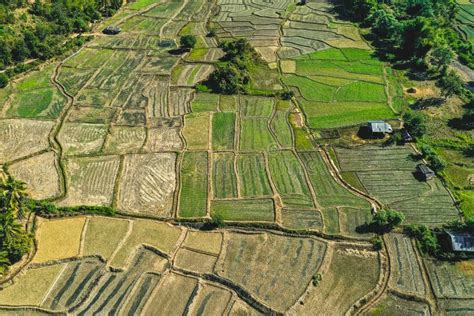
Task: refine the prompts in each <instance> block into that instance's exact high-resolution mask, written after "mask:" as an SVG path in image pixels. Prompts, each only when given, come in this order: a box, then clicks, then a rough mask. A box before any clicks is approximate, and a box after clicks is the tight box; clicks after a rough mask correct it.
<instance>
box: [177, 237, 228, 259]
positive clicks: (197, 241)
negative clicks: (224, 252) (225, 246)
mask: <svg viewBox="0 0 474 316" xmlns="http://www.w3.org/2000/svg"><path fill="white" fill-rule="evenodd" d="M221 243H222V234H221V233H206V232H200V231H188V234H187V235H186V239H185V240H184V243H183V246H185V247H187V248H191V249H195V250H198V251H199V250H200V251H204V252H209V253H213V254H215V255H218V254H219V252H220V251H221Z"/></svg>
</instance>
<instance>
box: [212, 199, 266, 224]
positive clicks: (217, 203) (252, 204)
mask: <svg viewBox="0 0 474 316" xmlns="http://www.w3.org/2000/svg"><path fill="white" fill-rule="evenodd" d="M212 215H218V216H220V217H221V218H222V219H224V220H227V221H236V222H237V221H238V222H273V221H274V219H275V214H274V203H273V200H272V199H248V200H232V199H227V200H213V201H212V202H211V216H212Z"/></svg>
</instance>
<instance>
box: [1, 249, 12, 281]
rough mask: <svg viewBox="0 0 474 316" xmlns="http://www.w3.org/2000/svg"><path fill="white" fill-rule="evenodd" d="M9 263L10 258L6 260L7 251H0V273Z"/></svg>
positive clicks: (4, 270) (5, 269) (3, 271)
mask: <svg viewBox="0 0 474 316" xmlns="http://www.w3.org/2000/svg"><path fill="white" fill-rule="evenodd" d="M9 265H10V260H8V253H7V252H6V251H0V275H1V274H4V273H5V272H6V271H7V269H8V266H9Z"/></svg>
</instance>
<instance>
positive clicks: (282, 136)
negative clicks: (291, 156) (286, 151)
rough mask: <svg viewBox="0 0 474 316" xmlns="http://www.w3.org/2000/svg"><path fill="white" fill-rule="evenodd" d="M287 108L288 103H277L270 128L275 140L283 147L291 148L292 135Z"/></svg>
mask: <svg viewBox="0 0 474 316" xmlns="http://www.w3.org/2000/svg"><path fill="white" fill-rule="evenodd" d="M289 107H290V103H289V102H285V101H278V104H277V109H276V111H275V114H274V115H273V118H272V119H271V123H270V127H271V128H272V130H273V132H274V133H275V135H276V140H277V141H278V143H279V144H280V145H281V146H283V147H292V146H293V135H292V133H291V126H290V123H289V121H288V117H289Z"/></svg>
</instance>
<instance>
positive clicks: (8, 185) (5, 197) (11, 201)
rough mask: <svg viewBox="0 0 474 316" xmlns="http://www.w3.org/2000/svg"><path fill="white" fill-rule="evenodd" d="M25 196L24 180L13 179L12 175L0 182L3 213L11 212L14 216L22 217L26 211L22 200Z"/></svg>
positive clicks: (26, 195)
mask: <svg viewBox="0 0 474 316" xmlns="http://www.w3.org/2000/svg"><path fill="white" fill-rule="evenodd" d="M27 197H28V194H27V193H26V184H25V183H24V182H22V181H18V180H15V179H14V178H13V177H12V176H8V177H7V178H6V179H4V180H3V181H1V182H0V199H1V202H0V203H2V205H1V207H2V212H3V213H12V214H13V215H14V217H15V218H19V219H22V218H23V216H24V215H25V211H26V210H25V207H24V205H23V202H24V201H25V199H26V198H27Z"/></svg>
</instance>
